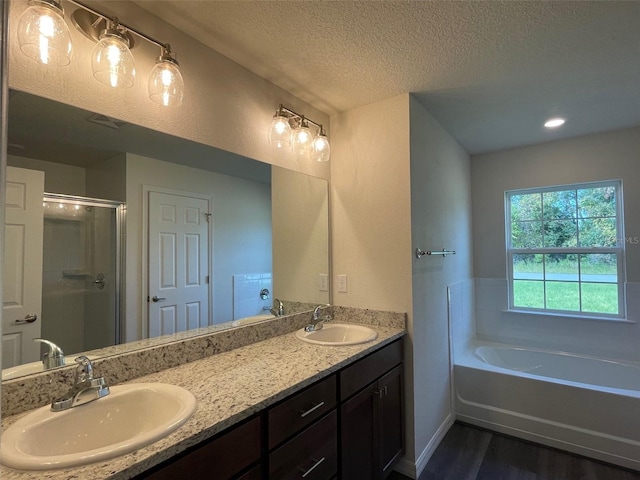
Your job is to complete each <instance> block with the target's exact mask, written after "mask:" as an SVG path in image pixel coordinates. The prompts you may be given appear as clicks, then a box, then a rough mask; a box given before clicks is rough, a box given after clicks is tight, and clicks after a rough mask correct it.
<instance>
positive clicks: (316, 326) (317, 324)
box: [304, 305, 331, 332]
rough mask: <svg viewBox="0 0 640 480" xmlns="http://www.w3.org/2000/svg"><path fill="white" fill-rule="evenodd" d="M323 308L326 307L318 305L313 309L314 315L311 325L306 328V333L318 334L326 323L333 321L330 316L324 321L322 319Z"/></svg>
mask: <svg viewBox="0 0 640 480" xmlns="http://www.w3.org/2000/svg"><path fill="white" fill-rule="evenodd" d="M323 306H324V305H318V306H317V307H316V308H314V309H313V314H312V315H311V323H310V324H309V325H307V326H306V327H304V331H305V332H316V331H318V330H322V327H323V326H324V322H326V321H327V320H331V316H330V315H326V316H325V317H324V318H323V319H320V309H321V308H322V307H323Z"/></svg>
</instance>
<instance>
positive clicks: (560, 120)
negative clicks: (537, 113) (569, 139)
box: [544, 117, 566, 128]
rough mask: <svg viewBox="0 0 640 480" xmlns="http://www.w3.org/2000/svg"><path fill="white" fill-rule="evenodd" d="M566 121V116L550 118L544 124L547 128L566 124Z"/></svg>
mask: <svg viewBox="0 0 640 480" xmlns="http://www.w3.org/2000/svg"><path fill="white" fill-rule="evenodd" d="M565 121H566V120H565V119H564V118H559V117H557V118H550V119H549V120H547V121H546V122H544V126H545V127H547V128H558V127H561V126H562V125H564V123H565Z"/></svg>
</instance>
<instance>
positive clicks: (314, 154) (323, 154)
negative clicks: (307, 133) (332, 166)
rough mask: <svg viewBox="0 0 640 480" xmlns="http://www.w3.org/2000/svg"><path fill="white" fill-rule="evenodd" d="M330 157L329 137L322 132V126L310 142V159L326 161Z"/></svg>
mask: <svg viewBox="0 0 640 480" xmlns="http://www.w3.org/2000/svg"><path fill="white" fill-rule="evenodd" d="M329 157H331V145H329V139H328V138H327V135H326V134H325V133H324V131H323V130H322V128H320V131H319V132H318V134H317V135H316V136H315V137H314V138H313V143H312V144H311V159H312V160H315V161H316V162H328V161H329Z"/></svg>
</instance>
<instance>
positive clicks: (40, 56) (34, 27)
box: [18, 0, 71, 67]
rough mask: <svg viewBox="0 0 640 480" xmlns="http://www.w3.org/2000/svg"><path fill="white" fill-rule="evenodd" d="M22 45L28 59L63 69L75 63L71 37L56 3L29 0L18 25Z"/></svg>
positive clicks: (49, 0) (52, 0)
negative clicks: (72, 54) (72, 59)
mask: <svg viewBox="0 0 640 480" xmlns="http://www.w3.org/2000/svg"><path fill="white" fill-rule="evenodd" d="M18 44H19V45H20V50H21V51H22V53H24V54H25V55H26V56H27V57H29V58H31V59H33V60H35V61H36V62H38V63H41V64H43V65H53V66H55V67H62V66H65V65H69V63H70V61H71V34H70V32H69V27H67V24H66V23H65V21H64V12H63V10H62V7H61V6H60V4H59V3H58V2H56V1H55V0H29V8H27V9H26V10H25V11H24V12H23V14H22V15H21V16H20V21H19V22H18Z"/></svg>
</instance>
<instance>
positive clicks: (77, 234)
mask: <svg viewBox="0 0 640 480" xmlns="http://www.w3.org/2000/svg"><path fill="white" fill-rule="evenodd" d="M123 216H124V204H121V203H115V202H109V201H104V200H97V199H91V198H83V197H72V196H67V195H55V194H45V196H44V247H43V272H42V337H43V338H46V339H47V340H50V341H52V342H54V343H55V344H56V345H58V346H60V347H61V348H62V350H63V351H64V352H65V353H69V354H72V353H77V352H86V351H88V350H93V349H96V348H103V347H107V346H111V345H115V344H117V343H120V317H121V315H120V275H121V270H122V268H121V266H122V255H121V253H122V250H121V246H120V236H121V235H120V232H121V228H122V225H123Z"/></svg>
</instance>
